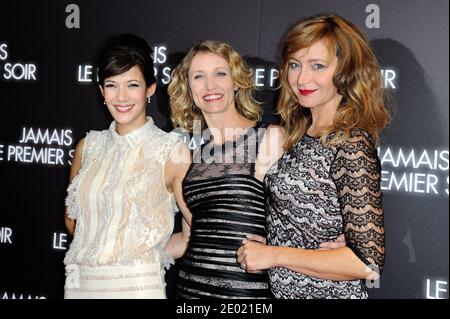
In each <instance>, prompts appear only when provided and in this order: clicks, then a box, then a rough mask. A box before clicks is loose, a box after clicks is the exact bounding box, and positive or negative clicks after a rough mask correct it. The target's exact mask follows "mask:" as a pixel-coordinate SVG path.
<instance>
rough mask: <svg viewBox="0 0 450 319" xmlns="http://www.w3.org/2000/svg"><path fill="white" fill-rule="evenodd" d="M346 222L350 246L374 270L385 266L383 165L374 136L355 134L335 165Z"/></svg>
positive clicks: (336, 182) (338, 153) (359, 132)
mask: <svg viewBox="0 0 450 319" xmlns="http://www.w3.org/2000/svg"><path fill="white" fill-rule="evenodd" d="M331 174H332V177H333V179H334V181H335V184H336V187H337V190H338V194H339V199H340V204H341V210H342V215H343V221H344V233H345V237H346V241H347V246H348V247H349V248H350V249H352V251H353V252H354V253H355V254H356V256H358V257H359V258H360V259H361V260H362V261H363V262H364V263H365V264H366V265H368V266H369V267H371V268H372V269H373V270H376V271H378V272H379V271H382V269H383V266H384V253H385V252H384V226H383V225H384V221H383V206H382V193H381V189H380V178H381V165H380V161H379V159H378V155H377V150H376V148H375V147H374V146H373V143H372V140H371V138H370V136H369V135H368V134H367V133H365V132H362V131H358V132H356V133H353V134H352V136H351V137H350V138H349V139H348V141H347V142H346V143H345V144H344V145H343V146H342V147H340V148H339V149H338V152H337V154H336V158H335V160H334V162H333V164H332V167H331Z"/></svg>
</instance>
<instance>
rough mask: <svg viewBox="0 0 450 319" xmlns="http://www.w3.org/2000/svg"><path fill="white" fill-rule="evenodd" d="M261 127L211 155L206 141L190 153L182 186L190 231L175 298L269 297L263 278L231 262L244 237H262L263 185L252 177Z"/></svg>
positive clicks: (217, 147)
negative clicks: (190, 160)
mask: <svg viewBox="0 0 450 319" xmlns="http://www.w3.org/2000/svg"><path fill="white" fill-rule="evenodd" d="M265 127H266V125H264V124H257V125H256V126H255V127H254V128H251V129H248V130H247V131H246V132H245V134H242V135H241V136H240V137H239V139H238V140H237V141H234V142H233V141H230V142H227V143H225V144H224V145H219V146H216V148H215V149H214V143H213V141H210V142H208V143H206V144H204V145H202V146H201V147H200V148H199V149H198V150H197V151H195V152H194V158H193V163H192V165H191V167H190V169H189V171H188V173H187V174H186V177H185V179H184V181H183V194H184V199H185V201H186V204H187V206H188V208H189V209H190V212H191V213H192V225H191V238H190V241H189V244H188V247H187V250H186V253H185V255H184V256H183V258H182V261H181V263H180V271H179V277H178V282H177V297H178V298H269V297H270V296H271V295H270V290H269V286H268V279H267V273H266V272H260V273H247V272H245V270H243V269H241V268H240V267H239V263H238V262H237V259H236V251H237V249H238V248H239V247H240V246H241V244H242V240H243V239H244V238H245V237H246V235H247V234H256V235H260V236H264V237H265V236H266V229H265V224H266V215H265V207H264V190H263V183H262V182H261V181H259V180H258V179H256V178H255V177H254V175H255V159H256V157H257V152H258V148H259V147H258V146H259V145H258V144H259V143H258V141H260V140H261V138H262V136H263V135H264V131H265ZM201 155H203V156H201Z"/></svg>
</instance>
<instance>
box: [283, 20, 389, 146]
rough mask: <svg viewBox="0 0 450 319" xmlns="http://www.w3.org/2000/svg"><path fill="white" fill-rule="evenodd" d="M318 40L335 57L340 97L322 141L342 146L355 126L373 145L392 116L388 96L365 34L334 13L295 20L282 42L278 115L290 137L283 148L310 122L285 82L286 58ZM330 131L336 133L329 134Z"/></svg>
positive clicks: (306, 127)
mask: <svg viewBox="0 0 450 319" xmlns="http://www.w3.org/2000/svg"><path fill="white" fill-rule="evenodd" d="M320 40H323V41H324V42H325V44H326V45H327V47H328V49H329V50H330V52H331V53H332V54H335V55H336V56H337V58H338V67H337V69H336V72H335V74H334V77H333V82H334V85H335V87H336V88H337V91H338V93H339V94H340V95H342V99H341V102H340V105H339V106H338V108H337V111H336V114H335V115H334V120H333V125H332V126H331V127H330V128H328V129H327V130H326V131H323V132H322V134H321V141H322V143H323V144H324V145H340V144H342V143H344V142H345V141H346V140H347V139H348V138H349V137H350V134H351V131H352V129H356V128H359V129H362V130H365V131H366V132H367V133H369V134H370V135H371V137H372V139H373V140H374V142H375V143H377V142H378V140H379V137H380V133H381V131H382V130H383V129H384V128H385V127H386V126H387V125H388V124H389V122H390V115H389V112H388V111H387V109H386V106H387V105H388V102H389V95H388V94H387V92H386V90H385V89H384V88H382V81H381V70H380V67H379V64H378V61H377V59H376V57H375V54H374V52H373V50H372V48H371V47H370V44H369V41H368V40H367V39H366V37H365V36H364V35H363V34H362V33H361V31H360V30H359V29H358V28H357V27H356V26H355V25H354V24H352V23H351V22H350V21H348V20H346V19H344V18H343V17H340V16H337V15H320V16H314V17H310V18H306V19H303V20H301V21H300V22H298V23H297V24H296V25H295V26H294V27H293V28H292V29H291V30H290V31H289V32H288V34H287V36H286V38H285V40H284V44H283V51H282V65H281V70H280V83H281V91H280V98H279V100H278V114H280V116H281V120H282V125H283V126H284V127H285V128H286V131H287V135H288V136H287V141H286V143H285V145H284V146H285V149H290V148H291V147H292V146H293V145H295V144H296V143H297V142H298V141H299V140H300V139H301V138H302V137H303V136H304V134H305V133H306V131H307V129H308V127H309V126H310V125H311V123H312V117H311V112H310V110H309V109H308V108H304V107H302V106H301V105H300V104H299V102H298V100H297V97H296V95H295V93H294V92H293V91H292V89H291V87H290V85H289V82H288V79H287V75H288V67H289V59H290V58H291V56H292V54H294V53H295V52H297V51H298V50H300V49H303V48H308V47H310V46H311V45H313V44H314V43H316V42H317V41H320ZM331 133H335V134H334V135H333V136H331V138H329V137H330V134H331Z"/></svg>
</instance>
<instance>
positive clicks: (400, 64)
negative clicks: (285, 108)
mask: <svg viewBox="0 0 450 319" xmlns="http://www.w3.org/2000/svg"><path fill="white" fill-rule="evenodd" d="M321 12H331V13H337V14H340V15H342V16H344V17H346V18H348V19H350V20H351V21H353V22H354V23H356V24H357V25H358V26H359V27H361V28H362V29H363V31H364V32H365V33H366V34H367V35H368V36H369V38H370V39H371V41H372V44H373V46H374V48H375V50H376V53H377V56H378V58H379V60H380V62H381V65H382V68H383V73H384V77H385V86H386V87H387V88H389V90H390V91H391V93H392V94H393V96H394V99H395V102H396V109H395V113H396V114H395V117H394V122H393V125H392V126H391V127H390V128H389V129H388V130H386V131H385V133H384V134H383V139H382V144H381V146H380V149H379V152H380V158H381V160H382V165H383V172H382V178H383V181H382V188H383V191H384V194H385V197H384V203H385V222H386V244H387V247H386V250H387V257H386V258H387V259H386V267H385V271H384V274H383V278H382V281H381V284H380V287H379V288H377V289H371V291H370V295H371V297H373V298H448V270H449V267H448V252H449V249H448V238H449V237H448V216H449V214H448V182H449V180H448V166H449V165H448V128H449V125H448V123H449V122H448V105H449V100H448V83H449V81H448V34H449V33H448V28H449V24H448V22H449V21H448V20H449V19H448V1H446V0H433V1H421V0H395V1H390V0H378V1H362V0H361V1H356V0H339V1H326V0H316V1H313V2H311V1H305V0H246V1H239V0H214V1H208V0H184V1H183V0H166V1H145V0H136V1H104V0H95V1H87V0H77V1H75V2H72V1H64V0H46V1H44V0H41V1H38V0H28V1H25V0H17V1H14V2H12V1H8V2H3V3H2V4H0V89H1V91H0V93H1V95H0V99H1V101H2V103H1V111H0V112H1V113H0V114H1V119H2V123H1V126H0V176H1V182H2V186H3V187H2V191H1V193H0V199H1V206H0V207H1V208H0V298H2V299H11V298H32V299H34V298H61V297H62V294H63V284H64V267H63V264H62V260H63V258H64V254H65V252H66V249H67V246H68V244H69V242H70V240H69V238H68V237H67V235H66V233H65V228H64V221H63V211H64V197H65V190H66V187H67V178H68V172H69V166H70V158H71V155H72V152H73V148H74V146H75V144H76V142H77V141H78V140H79V139H80V138H81V137H83V136H84V135H85V133H86V132H87V131H89V130H91V129H96V130H100V129H105V128H106V127H107V125H108V124H109V121H110V120H111V119H110V118H109V116H108V114H107V112H106V110H105V108H104V106H103V104H102V99H101V98H100V94H99V92H98V89H97V87H96V85H95V83H94V81H93V79H94V78H95V74H93V69H92V64H93V63H94V61H95V53H96V50H97V48H98V46H99V44H100V43H101V42H102V41H103V40H104V39H105V38H107V37H109V36H111V35H114V34H118V33H124V32H132V33H136V34H138V35H140V36H142V37H144V38H145V39H146V40H147V41H148V42H149V43H150V44H151V45H152V47H154V49H155V54H154V55H155V56H154V58H155V66H156V71H157V78H158V79H159V86H158V91H157V94H156V98H155V99H153V100H152V103H151V105H150V107H149V113H150V115H151V116H152V117H153V118H154V119H155V122H156V123H157V125H158V126H160V127H161V128H163V129H165V130H167V131H169V130H171V126H170V121H169V119H168V97H167V94H166V89H167V83H168V81H169V80H170V76H169V75H170V70H171V69H172V68H173V67H174V65H176V63H177V62H178V61H179V60H180V58H181V57H182V56H183V53H185V52H186V51H187V49H188V48H189V47H190V46H191V45H192V44H193V43H195V42H196V41H198V40H204V39H216V40H222V41H227V42H229V43H231V44H232V45H233V46H234V47H235V48H236V49H237V50H238V51H239V52H240V53H241V54H242V55H244V56H245V57H246V59H247V61H248V62H249V63H250V65H251V66H252V67H253V68H254V71H255V79H256V80H257V83H258V92H257V97H258V99H259V100H260V101H262V102H263V105H264V108H265V115H264V117H265V119H266V120H267V121H271V122H276V121H277V118H276V117H275V116H274V115H273V114H272V113H273V106H274V105H275V102H276V99H277V92H276V90H275V87H276V75H277V63H278V61H279V51H280V50H279V49H280V40H281V38H282V36H283V34H285V32H286V31H287V30H288V28H289V27H290V26H291V25H292V24H293V23H295V22H296V21H298V20H299V19H300V18H302V17H305V16H308V15H312V14H317V13H321ZM156 105H158V106H156ZM176 270H177V269H176V267H174V268H172V270H171V271H170V272H169V273H168V275H167V279H168V294H169V296H172V295H173V285H174V282H175V279H176Z"/></svg>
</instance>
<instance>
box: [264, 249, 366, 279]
mask: <svg viewBox="0 0 450 319" xmlns="http://www.w3.org/2000/svg"><path fill="white" fill-rule="evenodd" d="M272 248H273V249H274V250H273V254H274V259H273V260H274V266H275V267H285V268H288V269H290V270H293V271H295V272H299V273H302V274H304V275H307V276H312V277H316V278H322V279H330V280H355V279H367V278H368V277H369V275H371V276H373V273H372V272H371V271H370V269H369V268H368V267H367V266H366V265H365V264H364V263H363V262H362V261H361V260H360V259H359V258H358V257H357V256H356V255H355V254H354V253H353V252H352V251H351V250H350V249H349V248H348V247H344V248H339V249H333V250H312V249H302V248H292V247H272ZM370 278H373V277H370Z"/></svg>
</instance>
